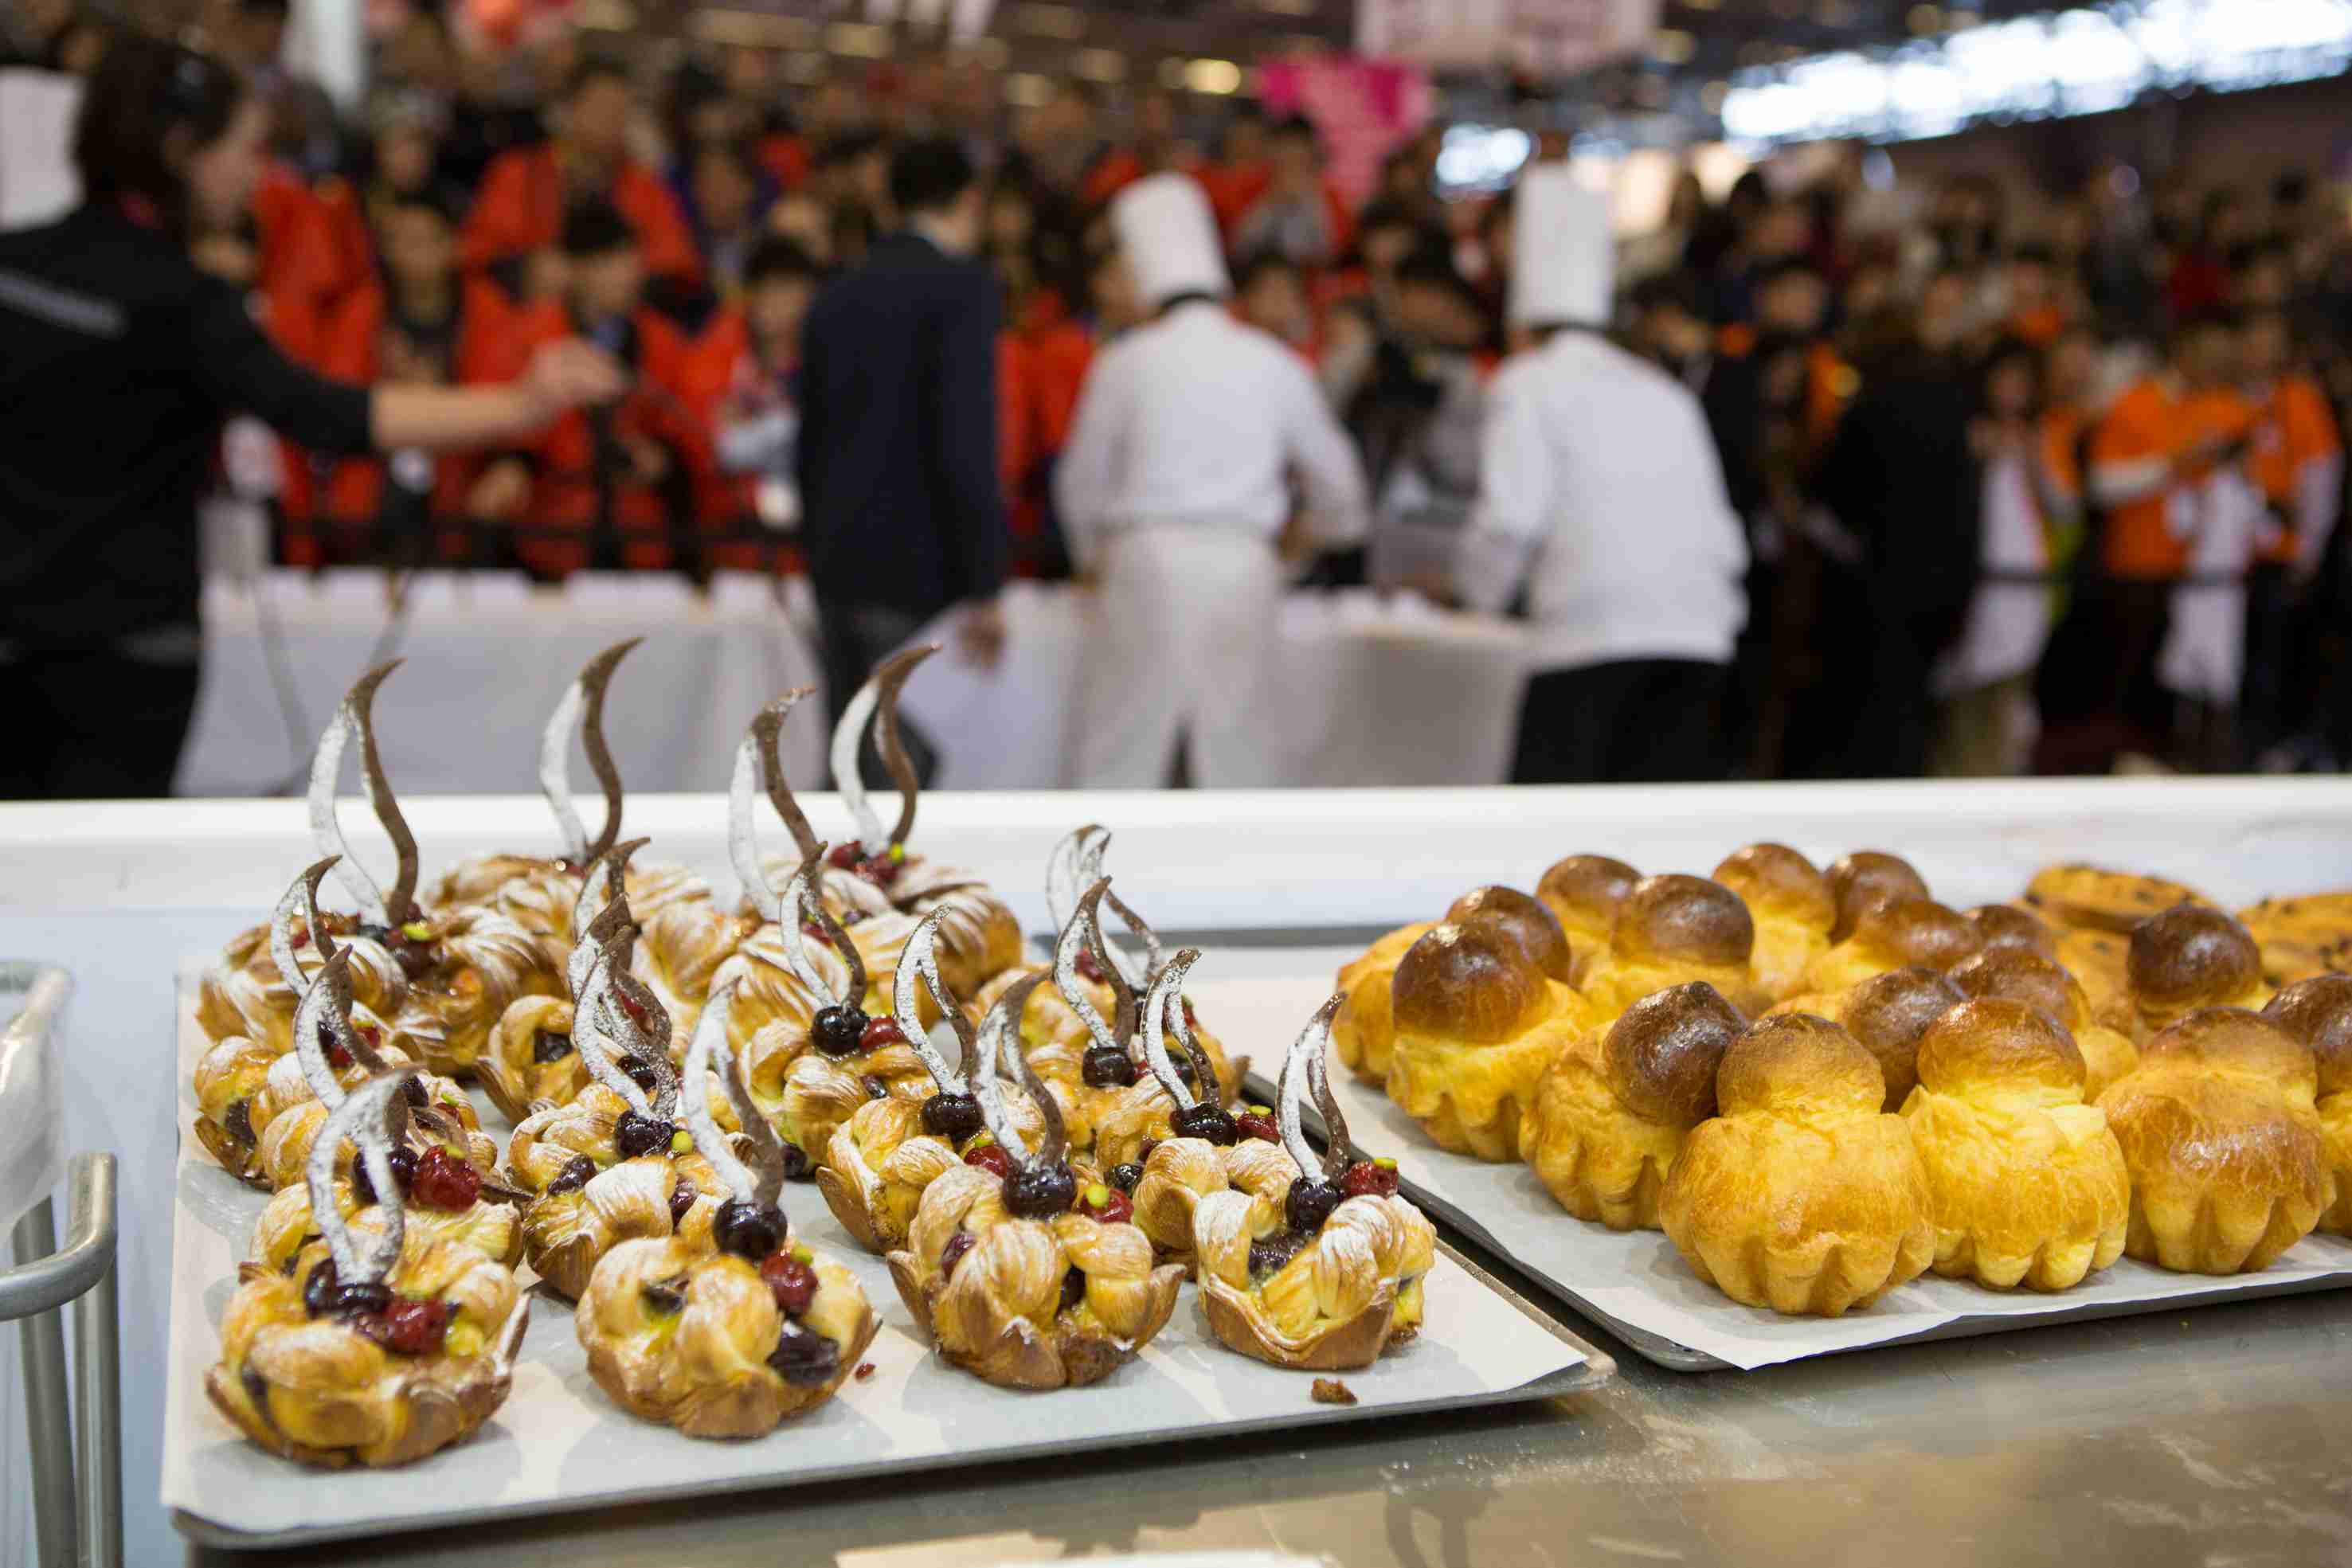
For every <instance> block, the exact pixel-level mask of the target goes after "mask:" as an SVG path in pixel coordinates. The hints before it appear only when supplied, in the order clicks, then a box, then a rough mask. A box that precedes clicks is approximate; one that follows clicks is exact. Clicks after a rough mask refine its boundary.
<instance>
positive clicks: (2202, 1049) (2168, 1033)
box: [2140, 1008, 2319, 1105]
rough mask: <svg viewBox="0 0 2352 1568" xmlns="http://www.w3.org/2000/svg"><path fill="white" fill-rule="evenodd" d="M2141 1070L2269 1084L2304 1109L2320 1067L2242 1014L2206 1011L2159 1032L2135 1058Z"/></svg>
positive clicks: (2289, 1038) (2286, 1037)
mask: <svg viewBox="0 0 2352 1568" xmlns="http://www.w3.org/2000/svg"><path fill="white" fill-rule="evenodd" d="M2140 1065H2141V1067H2142V1069H2143V1070H2148V1071H2155V1070H2160V1069H2185V1070H2188V1071H2205V1072H2211V1073H2215V1074H2218V1075H2221V1076H2223V1077H2230V1078H2240V1079H2253V1080H2258V1081H2261V1082H2265V1083H2268V1084H2270V1085H2272V1086H2273V1087H2274V1088H2275V1089H2276V1090H2278V1091H2279V1092H2282V1093H2284V1094H2285V1095H2286V1096H2287V1097H2288V1098H2289V1099H2290V1100H2294V1101H2295V1102H2297V1103H2301V1104H2304V1105H2309V1104H2310V1103H2311V1102H2312V1099H2313V1097H2314V1096H2315V1094H2316V1093H2317V1092H2318V1082H2319V1065H2318V1061H2317V1059H2316V1058H2315V1057H2314V1056H2313V1055H2312V1052H2311V1049H2310V1048H2309V1047H2308V1046H2306V1045H2305V1044H2303V1043H2302V1042H2301V1041H2300V1040H2296V1039H2295V1038H2294V1036H2293V1035H2291V1034H2289V1033H2287V1032H2286V1030H2284V1029H2282V1028H2280V1027H2279V1025H2278V1024H2276V1023H2274V1022H2273V1021H2272V1020H2271V1019H2266V1018H2264V1017H2263V1015H2262V1014H2260V1013H2257V1012H2250V1011H2248V1010H2247V1009H2244V1008H2205V1009H2200V1010H2199V1011H2197V1012H2193V1013H2190V1014H2189V1016H2188V1017H2187V1018H2184V1019H2179V1020H2178V1021H2177V1022H2175V1023H2173V1024H2171V1025H2169V1026H2168V1027H2167V1028H2165V1029H2163V1030H2159V1031H2158V1033H2157V1036H2156V1038H2155V1039H2154V1040H2149V1041H2148V1042H2147V1047H2146V1048H2145V1049H2144V1050H2143V1051H2141V1052H2140Z"/></svg>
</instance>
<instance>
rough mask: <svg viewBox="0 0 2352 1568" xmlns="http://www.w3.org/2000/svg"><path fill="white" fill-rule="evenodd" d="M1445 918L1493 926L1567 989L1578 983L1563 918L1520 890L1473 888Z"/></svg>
mask: <svg viewBox="0 0 2352 1568" xmlns="http://www.w3.org/2000/svg"><path fill="white" fill-rule="evenodd" d="M1445 918H1446V919H1448V920H1451V921H1455V922H1457V923H1458V922H1462V921H1467V920H1485V921H1489V922H1492V923H1493V924H1495V925H1499V926H1500V927H1502V929H1503V930H1505V931H1507V932H1508V933H1509V934H1510V936H1511V938H1512V939H1513V940H1514V941H1516V942H1517V943H1518V945H1519V946H1522V947H1524V948H1526V949H1527V952H1528V957H1530V958H1532V959H1534V960H1535V965H1536V967H1537V968H1538V969H1541V970H1542V971H1543V972H1544V974H1545V976H1546V977H1549V978H1550V979H1554V980H1558V981H1559V983H1560V984H1561V985H1563V986H1565V985H1570V984H1573V983H1574V981H1575V977H1576V966H1575V961H1574V956H1573V955H1571V954H1570V951H1569V941H1568V933H1567V932H1566V931H1564V930H1563V929H1561V927H1560V924H1559V916H1557V915H1554V914H1552V912H1551V911H1550V910H1549V909H1546V908H1545V907H1544V906H1543V905H1542V904H1540V903H1538V902H1537V901H1536V900H1535V899H1533V898H1530V897H1528V895H1527V894H1524V893H1521V892H1520V891H1519V890H1518V889H1517V888H1515V887H1502V886H1496V885H1492V884H1490V885H1488V886H1486V887H1479V888H1473V889H1472V890H1471V891H1469V892H1468V893H1465V894H1463V895H1462V896H1461V897H1459V898H1457V899H1455V900H1454V903H1453V904H1452V906H1451V907H1449V908H1448V909H1447V910H1446V912H1445Z"/></svg>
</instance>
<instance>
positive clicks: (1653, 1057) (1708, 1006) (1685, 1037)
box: [1601, 980, 1748, 1128]
mask: <svg viewBox="0 0 2352 1568" xmlns="http://www.w3.org/2000/svg"><path fill="white" fill-rule="evenodd" d="M1747 1028H1748V1020H1747V1019H1744V1018H1742V1017H1740V1015H1739V1009H1738V1008H1735V1007H1733V1006H1732V1005H1731V1004H1730V1003H1729V1002H1727V1001H1726V1000H1724V999H1723V994H1722V993H1721V992H1720V991H1717V989H1716V988H1714V987H1713V986H1710V985H1708V984H1706V982H1705V981H1703V980H1701V981H1695V982H1693V983H1692V984H1690V985H1686V986H1676V987H1675V988H1672V989H1671V990H1664V991H1660V992H1658V993H1656V994H1655V995H1654V996H1648V997H1644V998H1642V999H1641V1000H1640V1001H1638V1002H1635V1003H1634V1004H1633V1006H1632V1007H1630V1008H1628V1009H1625V1013H1624V1016H1623V1017H1622V1018H1620V1019H1618V1020H1617V1021H1616V1022H1615V1023H1614V1024H1612V1025H1611V1026H1610V1029H1609V1033H1608V1034H1607V1035H1606V1036H1605V1037H1603V1039H1602V1040H1601V1060H1602V1061H1603V1062H1604V1064H1605V1065H1606V1067H1607V1070H1608V1074H1609V1086H1610V1088H1611V1089H1612V1090H1614V1091H1615V1092H1616V1094H1617V1098H1618V1100H1619V1102H1620V1103H1622V1104H1623V1106H1624V1107H1625V1109H1626V1110H1628V1111H1630V1112H1632V1113H1633V1114H1634V1115H1636V1116H1639V1117H1641V1118H1643V1120H1644V1121H1650V1122H1658V1123H1663V1124H1666V1125H1669V1126H1676V1127H1684V1128H1689V1127H1695V1126H1696V1125H1698V1124H1700V1123H1701V1122H1704V1121H1706V1119H1707V1118H1708V1117H1709V1116H1712V1115H1714V1114H1715V1077H1716V1071H1717V1068H1719V1067H1720V1066H1721V1065H1722V1061H1723V1053H1724V1052H1725V1051H1728V1050H1729V1049H1730V1048H1731V1042H1732V1041H1733V1040H1738V1038H1739V1037H1740V1035H1741V1034H1742V1033H1744V1032H1745V1031H1746V1030H1747Z"/></svg>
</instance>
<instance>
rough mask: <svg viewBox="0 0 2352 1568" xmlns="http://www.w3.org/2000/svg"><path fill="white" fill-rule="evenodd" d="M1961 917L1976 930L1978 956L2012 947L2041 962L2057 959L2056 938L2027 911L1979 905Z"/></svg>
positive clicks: (2055, 934)
mask: <svg viewBox="0 0 2352 1568" xmlns="http://www.w3.org/2000/svg"><path fill="white" fill-rule="evenodd" d="M1965 915H1966V918H1967V920H1968V923H1969V925H1973V926H1975V927H1976V930H1977V938H1978V949H1977V950H1978V951H1979V952H1981V953H1995V952H2000V951H2002V950H2004V949H2008V948H2012V947H2015V948H2022V949H2024V950H2025V951H2027V952H2029V953H2039V954H2041V955H2042V956H2043V957H2045V958H2055V957H2056V956H2058V934H2057V933H2056V932H2054V931H2053V930H2051V929H2050V927H2049V926H2048V925H2045V924H2043V923H2042V918H2041V916H2039V915H2035V914H2033V913H2032V911H2030V910H2024V909H2020V908H2019V907H2018V906H2017V905H2015V904H1978V905H1977V906H1976V907H1975V908H1974V909H1970V910H1968V911H1966V912H1965Z"/></svg>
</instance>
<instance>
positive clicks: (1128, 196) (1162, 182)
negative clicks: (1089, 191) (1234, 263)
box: [1110, 174, 1231, 308]
mask: <svg viewBox="0 0 2352 1568" xmlns="http://www.w3.org/2000/svg"><path fill="white" fill-rule="evenodd" d="M1110 226H1111V232H1112V233H1113V234H1115V235H1118V246H1119V249H1120V250H1121V251H1123V252H1125V253H1126V256H1127V265H1128V269H1129V271H1130V272H1132V273H1133V274H1134V275H1135V287H1136V288H1137V290H1138V291H1139V293H1140V294H1141V295H1142V296H1143V302H1144V303H1145V304H1146V305H1148V306H1150V307H1153V308H1157V307H1159V306H1160V305H1163V304H1165V303H1167V302H1168V301H1169V300H1171V299H1173V298H1176V296H1178V295H1180V294H1213V295H1222V294H1224V293H1226V292H1228V291H1229V289H1230V287H1231V285H1230V284H1228V283H1227V282H1226V280H1225V255H1224V250H1223V247H1222V246H1219V244H1218V243H1217V219H1216V215H1215V214H1213V213H1212V212H1211V211H1210V210H1209V197H1208V193H1206V192H1204V191H1202V189H1201V186H1200V183H1199V182H1198V181H1196V180H1194V179H1193V178H1192V176H1191V175H1189V174H1153V175H1150V176H1149V177H1148V178H1145V179H1141V180H1138V181H1137V182H1135V183H1133V184H1131V185H1129V186H1128V187H1127V189H1125V190H1123V191H1121V192H1120V193H1118V196H1117V197H1116V198H1114V199H1113V200H1112V202H1111V204H1110Z"/></svg>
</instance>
